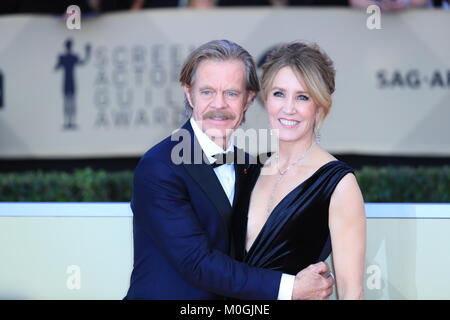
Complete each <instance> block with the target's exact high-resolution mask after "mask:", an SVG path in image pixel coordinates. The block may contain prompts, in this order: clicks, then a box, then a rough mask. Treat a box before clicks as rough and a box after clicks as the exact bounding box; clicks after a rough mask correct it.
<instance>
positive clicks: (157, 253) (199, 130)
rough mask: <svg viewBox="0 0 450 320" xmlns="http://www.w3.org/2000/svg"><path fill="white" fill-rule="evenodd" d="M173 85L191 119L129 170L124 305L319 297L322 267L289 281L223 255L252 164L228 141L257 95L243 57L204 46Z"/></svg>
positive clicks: (226, 45) (227, 48)
mask: <svg viewBox="0 0 450 320" xmlns="http://www.w3.org/2000/svg"><path fill="white" fill-rule="evenodd" d="M180 82H181V84H182V87H183V90H184V93H185V97H186V99H185V100H186V101H185V103H186V107H187V110H189V111H190V113H191V118H190V119H189V120H188V121H187V122H186V123H185V124H184V126H183V127H182V128H181V129H179V130H178V131H176V132H175V133H174V134H172V135H171V136H169V137H167V138H166V139H164V140H163V141H161V142H160V143H158V144H157V145H155V146H154V147H152V148H151V149H150V150H149V151H147V153H146V154H145V155H144V156H143V157H142V158H141V160H140V162H139V164H138V166H137V168H136V171H135V176H134V182H133V197H132V201H131V208H132V210H133V236H134V268H133V272H132V274H131V283H130V288H129V290H128V293H127V296H126V297H125V299H223V298H224V297H233V298H239V299H303V298H308V297H310V296H317V297H319V296H320V297H324V298H326V297H327V296H328V295H327V294H323V293H324V292H328V291H329V287H330V286H329V285H327V284H326V282H324V281H322V282H320V279H321V278H322V277H321V276H320V277H318V275H319V274H320V273H322V272H324V270H323V268H324V264H323V263H322V264H320V265H319V264H318V265H312V266H310V267H308V268H306V269H304V270H302V271H301V272H300V273H299V274H297V276H294V275H287V274H282V273H281V272H278V271H274V270H268V269H261V268H254V267H250V266H248V265H246V264H245V263H242V262H238V261H236V260H233V259H232V258H231V257H230V254H231V252H232V250H233V248H232V241H231V239H230V237H231V236H230V234H231V232H230V230H229V229H230V215H231V211H232V206H233V203H234V202H235V201H236V198H237V196H238V194H239V187H240V185H241V184H242V182H243V180H244V179H245V176H246V174H245V173H246V164H248V162H249V159H250V158H249V156H248V154H246V153H244V152H243V151H241V150H239V149H237V148H236V147H234V146H233V144H232V143H231V139H230V135H231V133H232V132H233V130H235V129H236V128H238V127H239V125H240V124H241V122H242V120H243V118H244V114H245V111H246V110H247V109H248V107H249V106H250V104H251V103H252V102H253V99H254V97H255V95H256V94H257V92H258V91H259V82H258V78H257V74H256V68H255V64H254V61H253V59H252V57H251V56H250V54H249V53H248V52H247V51H245V50H244V49H243V48H242V47H240V46H239V45H237V44H236V43H233V42H231V41H227V40H220V41H211V42H208V43H206V44H204V45H202V46H200V47H199V48H197V49H196V50H194V51H193V52H192V53H191V54H190V56H189V57H188V58H187V60H186V62H185V64H184V66H183V68H182V71H181V74H180ZM325 268H326V267H325Z"/></svg>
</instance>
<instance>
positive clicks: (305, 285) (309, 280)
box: [292, 262, 334, 300]
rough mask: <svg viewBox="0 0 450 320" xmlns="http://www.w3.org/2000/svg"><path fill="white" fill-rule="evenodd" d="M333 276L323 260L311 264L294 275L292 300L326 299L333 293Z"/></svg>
mask: <svg viewBox="0 0 450 320" xmlns="http://www.w3.org/2000/svg"><path fill="white" fill-rule="evenodd" d="M333 283H334V281H333V277H332V276H331V275H330V269H329V268H328V265H327V264H326V263H325V262H319V263H316V264H311V265H309V266H308V267H307V268H305V269H303V270H302V271H300V272H299V273H297V275H296V276H295V282H294V290H293V291H292V299H293V300H326V299H328V297H329V296H330V295H331V294H332V293H333Z"/></svg>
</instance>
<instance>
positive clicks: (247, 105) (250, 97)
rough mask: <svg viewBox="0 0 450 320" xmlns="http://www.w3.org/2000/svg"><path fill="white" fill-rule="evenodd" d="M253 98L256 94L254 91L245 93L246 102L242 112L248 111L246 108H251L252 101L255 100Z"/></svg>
mask: <svg viewBox="0 0 450 320" xmlns="http://www.w3.org/2000/svg"><path fill="white" fill-rule="evenodd" d="M255 96H256V92H255V91H252V90H249V91H248V92H247V101H246V102H245V108H244V111H246V110H247V109H248V107H250V106H251V104H252V102H253V100H254V99H255Z"/></svg>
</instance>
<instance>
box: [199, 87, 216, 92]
mask: <svg viewBox="0 0 450 320" xmlns="http://www.w3.org/2000/svg"><path fill="white" fill-rule="evenodd" d="M198 89H199V90H200V91H202V90H206V89H209V90H214V89H213V88H212V87H210V86H203V87H200V88H198Z"/></svg>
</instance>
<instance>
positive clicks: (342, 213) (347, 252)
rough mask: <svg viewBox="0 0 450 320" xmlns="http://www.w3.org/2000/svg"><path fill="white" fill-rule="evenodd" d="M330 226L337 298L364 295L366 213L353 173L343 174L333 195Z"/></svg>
mask: <svg viewBox="0 0 450 320" xmlns="http://www.w3.org/2000/svg"><path fill="white" fill-rule="evenodd" d="M329 227H330V233H331V244H332V247H333V264H334V270H335V276H336V286H337V296H338V299H363V298H364V262H365V252H366V214H365V210H364V199H363V197H362V194H361V190H360V189H359V186H358V182H357V181H356V177H355V176H354V175H353V174H347V175H346V176H345V177H344V178H342V179H341V181H340V182H339V184H338V185H337V186H336V189H335V190H334V192H333V195H332V196H331V201H330V211H329Z"/></svg>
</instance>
